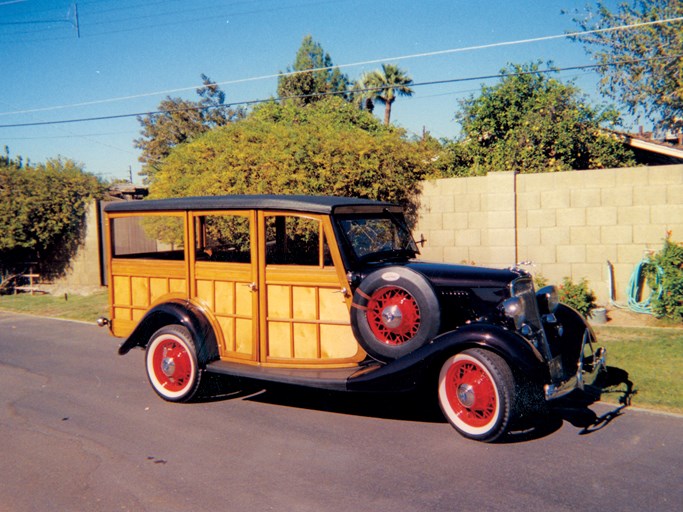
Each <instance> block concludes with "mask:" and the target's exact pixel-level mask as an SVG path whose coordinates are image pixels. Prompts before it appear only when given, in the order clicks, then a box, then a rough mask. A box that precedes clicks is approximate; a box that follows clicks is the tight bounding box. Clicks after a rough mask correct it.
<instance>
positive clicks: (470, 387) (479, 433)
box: [438, 349, 515, 442]
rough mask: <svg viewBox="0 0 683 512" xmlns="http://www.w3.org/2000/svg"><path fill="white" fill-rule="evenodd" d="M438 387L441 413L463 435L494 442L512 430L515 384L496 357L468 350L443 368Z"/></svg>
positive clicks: (492, 354)
mask: <svg viewBox="0 0 683 512" xmlns="http://www.w3.org/2000/svg"><path fill="white" fill-rule="evenodd" d="M438 386H439V388H438V389H439V391H438V395H439V405H440V406H441V410H442V411H443V413H444V416H445V417H446V419H447V420H448V422H449V423H450V424H451V425H452V426H453V427H454V428H455V429H456V430H457V431H458V432H459V433H460V434H462V435H463V436H465V437H467V438H469V439H476V440H478V441H487V442H491V441H495V440H496V439H497V438H499V437H500V436H501V435H502V434H503V433H505V431H506V430H507V428H508V427H509V425H510V422H511V421H512V415H513V410H514V402H515V381H514V377H513V375H512V371H511V370H510V367H509V366H508V365H507V363H506V362H505V360H504V359H503V358H501V357H500V356H498V355H497V354H494V353H493V352H491V351H488V350H482V349H469V350H465V351H463V352H460V353H458V354H455V355H454V356H451V357H449V358H448V359H447V360H446V362H444V364H443V366H442V367H441V371H440V373H439V383H438Z"/></svg>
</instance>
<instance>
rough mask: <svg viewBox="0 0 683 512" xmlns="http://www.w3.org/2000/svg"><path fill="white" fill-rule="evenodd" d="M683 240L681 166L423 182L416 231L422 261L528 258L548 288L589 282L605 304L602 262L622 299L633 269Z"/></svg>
mask: <svg viewBox="0 0 683 512" xmlns="http://www.w3.org/2000/svg"><path fill="white" fill-rule="evenodd" d="M669 231H670V232H671V233H672V237H673V239H674V240H676V241H679V242H680V241H683V165H670V166H657V167H637V168H629V169H601V170H591V171H572V172H562V173H546V174H518V175H515V174H514V173H512V172H497V173H490V174H488V175H487V176H482V177H468V178H449V179H441V180H434V181H428V182H425V183H424V184H423V191H422V196H421V204H420V211H419V220H418V224H417V226H416V228H415V233H416V235H417V237H418V238H419V235H420V233H422V234H423V235H424V237H425V238H426V239H427V242H426V243H425V246H424V248H423V249H422V251H421V252H422V255H423V258H424V259H428V260H433V261H444V262H451V263H462V262H464V263H471V264H476V265H482V266H494V267H508V266H510V265H512V264H513V263H514V262H515V261H518V262H520V261H531V262H533V265H532V266H529V267H527V268H529V270H531V271H532V272H533V273H534V274H541V275H543V276H544V277H545V278H547V279H548V280H550V281H551V282H554V283H559V282H561V281H562V278H563V277H565V276H567V277H570V278H571V279H572V280H573V281H574V282H578V281H580V280H581V279H582V278H586V279H587V280H588V281H589V284H590V287H591V288H592V289H593V291H595V293H596V295H597V296H598V302H599V303H601V304H607V302H608V299H609V284H608V283H609V273H608V267H607V261H608V260H609V261H610V262H611V263H612V264H613V265H614V277H615V280H614V282H615V291H616V294H617V300H618V301H625V300H626V295H625V294H626V288H627V285H628V281H629V278H630V276H631V274H632V272H633V269H634V267H635V266H636V264H637V263H638V262H639V261H640V260H641V259H642V258H643V257H644V255H646V254H647V253H648V252H650V251H658V250H659V249H660V248H661V247H662V243H663V239H664V238H665V237H666V235H667V232H669Z"/></svg>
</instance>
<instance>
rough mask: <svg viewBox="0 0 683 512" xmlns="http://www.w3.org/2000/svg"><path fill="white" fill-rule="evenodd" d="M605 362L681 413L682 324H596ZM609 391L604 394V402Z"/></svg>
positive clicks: (81, 305) (56, 308)
mask: <svg viewBox="0 0 683 512" xmlns="http://www.w3.org/2000/svg"><path fill="white" fill-rule="evenodd" d="M0 310H9V311H16V312H20V313H28V314H32V315H39V316H50V317H57V318H68V319H71V320H82V321H86V322H94V321H95V320H96V319H97V317H99V316H102V315H104V316H108V307H107V292H106V291H105V292H98V293H95V294H93V295H88V296H80V295H68V297H66V298H65V297H64V296H51V295H33V296H31V295H29V294H18V295H2V296H0ZM595 331H596V333H597V336H598V343H599V344H600V345H603V346H605V347H606V348H607V362H608V364H609V365H610V366H616V367H618V368H621V369H622V370H625V371H626V372H628V374H629V378H630V380H631V381H632V382H633V384H634V387H635V388H636V389H637V390H638V393H637V394H636V396H635V397H633V405H635V406H638V407H645V408H650V409H659V410H664V411H669V412H676V413H683V329H664V328H653V327H613V326H599V327H596V328H595ZM612 396H614V397H615V400H616V397H617V396H618V395H617V394H615V395H610V394H607V395H604V397H605V399H606V400H607V401H610V400H611V397H612Z"/></svg>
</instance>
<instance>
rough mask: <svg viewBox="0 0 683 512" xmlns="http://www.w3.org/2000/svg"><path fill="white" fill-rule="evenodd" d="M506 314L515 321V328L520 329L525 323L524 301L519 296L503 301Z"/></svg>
mask: <svg viewBox="0 0 683 512" xmlns="http://www.w3.org/2000/svg"><path fill="white" fill-rule="evenodd" d="M503 311H504V312H505V316H507V317H508V318H510V319H511V320H512V321H514V323H515V328H516V329H520V328H521V327H522V326H523V325H524V320H525V317H524V303H523V302H522V299H520V298H519V297H510V298H509V299H507V300H506V301H505V302H503Z"/></svg>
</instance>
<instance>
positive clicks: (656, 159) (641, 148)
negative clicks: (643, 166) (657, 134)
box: [617, 133, 683, 164]
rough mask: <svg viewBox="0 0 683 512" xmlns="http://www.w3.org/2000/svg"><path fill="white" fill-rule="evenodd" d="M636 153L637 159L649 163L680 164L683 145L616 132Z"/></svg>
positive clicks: (682, 155) (682, 156) (682, 160)
mask: <svg viewBox="0 0 683 512" xmlns="http://www.w3.org/2000/svg"><path fill="white" fill-rule="evenodd" d="M617 135H618V136H619V137H620V138H621V139H622V140H623V141H624V144H626V145H627V146H629V147H630V148H631V149H633V151H634V152H635V153H636V157H637V158H638V160H639V161H642V162H643V163H649V164H680V163H683V146H682V145H673V144H669V143H668V142H661V141H657V140H653V139H650V138H646V137H644V136H642V135H634V134H628V133H617Z"/></svg>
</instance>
